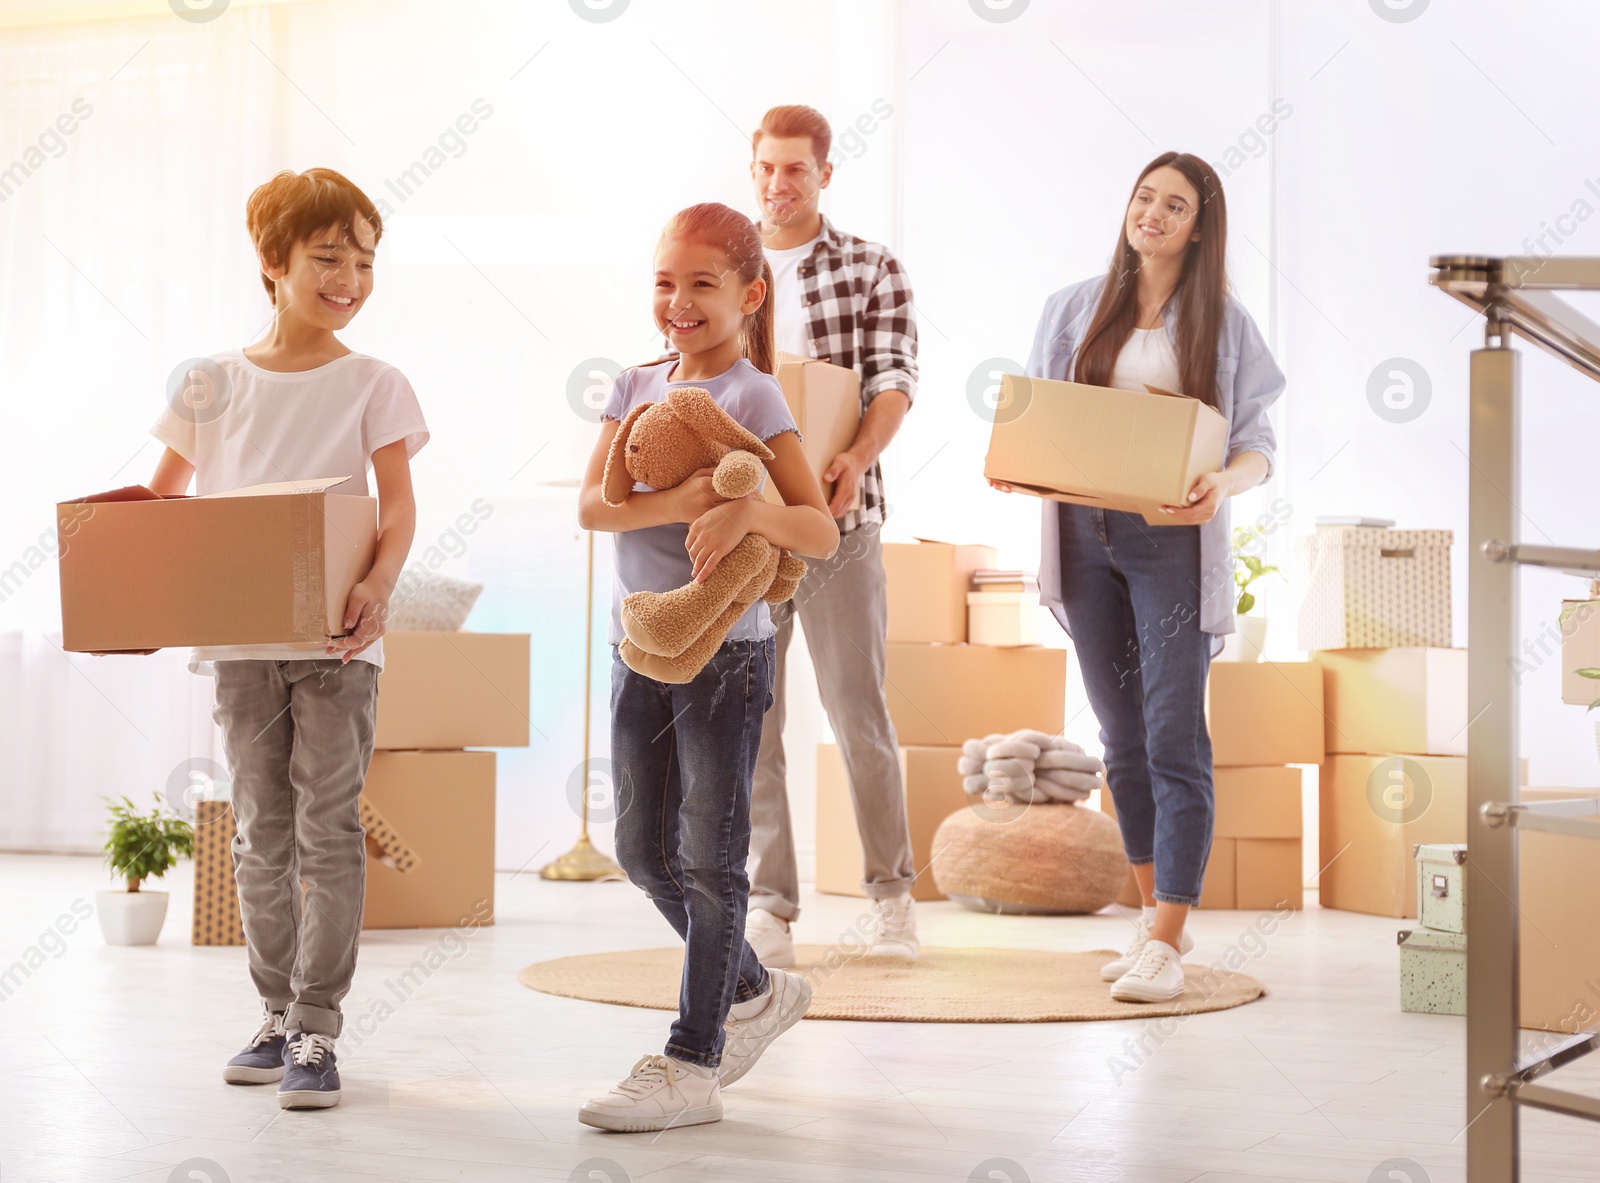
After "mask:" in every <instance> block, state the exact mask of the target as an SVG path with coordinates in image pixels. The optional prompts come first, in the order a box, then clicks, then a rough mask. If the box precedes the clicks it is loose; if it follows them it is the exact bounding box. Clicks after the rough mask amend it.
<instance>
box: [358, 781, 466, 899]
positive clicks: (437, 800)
mask: <svg viewBox="0 0 1600 1183" xmlns="http://www.w3.org/2000/svg"><path fill="white" fill-rule="evenodd" d="M494 770H495V755H494V753H493V752H374V753H373V756H372V765H371V767H370V768H368V770H367V784H366V793H365V796H366V797H367V798H368V800H370V801H371V802H372V805H373V806H374V808H376V809H378V810H379V811H380V812H381V813H382V814H383V816H384V817H385V818H387V819H388V821H389V823H390V824H391V825H392V827H393V828H394V829H395V830H396V831H398V832H399V833H401V834H405V835H407V836H408V837H409V840H410V842H411V843H412V845H413V846H414V847H415V848H416V852H417V856H418V863H417V865H416V866H415V867H414V868H413V869H412V870H410V871H409V872H401V871H400V870H399V869H398V868H395V867H390V866H387V865H386V864H385V863H384V862H381V861H375V860H373V859H370V858H369V859H368V860H367V898H366V910H365V915H364V916H363V919H362V925H361V926H362V927H363V928H452V927H455V926H458V925H461V924H463V923H464V922H467V921H469V920H470V921H473V922H474V923H478V924H492V923H494V816H495V810H494V802H495V775H494Z"/></svg>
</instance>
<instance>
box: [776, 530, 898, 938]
mask: <svg viewBox="0 0 1600 1183" xmlns="http://www.w3.org/2000/svg"><path fill="white" fill-rule="evenodd" d="M796 615H798V616H799V617H800V623H801V624H802V625H803V626H804V627H805V636H806V648H808V649H809V650H810V651H811V661H812V664H814V665H815V666H816V669H817V691H818V693H819V694H820V695H821V697H822V707H823V709H824V710H825V711H827V712H828V722H829V723H830V724H832V726H833V733H834V736H835V738H836V739H837V740H838V743H839V754H840V755H841V756H842V757H843V758H844V767H845V773H846V775H847V777H848V778H849V781H850V796H851V798H852V800H853V801H854V803H855V811H856V827H857V829H859V830H860V833H861V850H862V853H863V855H864V861H865V863H866V866H865V867H864V868H863V875H862V880H861V886H862V888H863V889H864V890H865V891H866V893H867V896H868V897H869V898H870V899H875V900H881V899H888V898H889V897H891V896H896V895H900V894H901V893H903V892H907V891H910V890H911V883H912V880H913V878H915V875H916V868H915V866H914V865H913V863H912V859H911V833H910V830H909V829H908V828H907V826H906V797H905V788H904V785H903V784H902V781H901V777H900V753H899V750H898V746H897V742H896V740H895V734H894V724H893V723H891V722H890V721H889V704H888V700H887V699H886V698H885V697H884V692H883V677H884V662H885V660H886V649H885V646H886V645H887V638H888V634H889V601H888V590H887V583H886V580H885V578H884V573H883V543H882V541H881V540H880V539H879V537H878V527H877V526H876V525H867V526H863V527H862V528H861V529H859V530H852V531H851V532H850V533H848V534H846V535H844V536H843V537H842V538H840V540H839V549H838V551H837V552H836V553H835V554H834V556H833V558H832V559H830V560H828V561H827V562H823V563H818V562H813V563H811V564H810V569H809V570H808V571H807V572H806V577H805V579H804V580H803V581H801V584H800V587H799V588H798V590H796V592H795V594H794V599H793V600H791V601H789V602H788V603H787V604H778V605H775V606H774V607H773V609H772V619H773V621H774V622H775V623H776V624H777V626H778V632H777V657H778V660H777V666H776V669H775V676H774V679H773V690H772V709H771V710H769V711H768V712H767V717H766V720H765V723H764V725H763V727H762V731H761V750H760V752H759V754H758V755H757V757H756V774H755V781H754V783H753V785H752V786H751V801H750V906H751V907H752V908H764V909H765V910H766V911H768V912H771V913H773V914H774V915H776V916H781V917H783V918H784V919H785V920H793V919H795V918H796V917H797V916H799V915H800V878H799V872H798V870H797V868H796V866H795V854H794V826H793V824H792V822H791V819H790V817H789V787H788V776H787V770H786V767H785V763H784V756H783V716H784V671H785V667H786V665H787V662H786V661H785V653H786V652H787V650H788V648H789V641H790V640H791V638H793V636H794V617H795V616H796Z"/></svg>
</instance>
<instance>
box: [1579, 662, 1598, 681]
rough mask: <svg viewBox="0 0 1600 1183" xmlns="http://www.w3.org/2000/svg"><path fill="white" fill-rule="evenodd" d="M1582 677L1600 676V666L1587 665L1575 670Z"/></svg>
mask: <svg viewBox="0 0 1600 1183" xmlns="http://www.w3.org/2000/svg"><path fill="white" fill-rule="evenodd" d="M1572 672H1573V673H1575V674H1577V675H1578V677H1580V678H1600V666H1592V665H1586V666H1584V667H1583V668H1582V669H1577V670H1573V671H1572Z"/></svg>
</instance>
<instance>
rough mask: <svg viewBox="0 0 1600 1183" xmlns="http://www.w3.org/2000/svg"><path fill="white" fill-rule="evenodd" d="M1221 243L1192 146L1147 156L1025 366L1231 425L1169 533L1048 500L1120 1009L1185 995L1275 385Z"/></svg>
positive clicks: (1054, 585) (1048, 555)
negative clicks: (1239, 601) (1119, 950)
mask: <svg viewBox="0 0 1600 1183" xmlns="http://www.w3.org/2000/svg"><path fill="white" fill-rule="evenodd" d="M1227 234H1228V214H1227V206H1226V204H1225V203H1224V201H1223V196H1222V185H1221V182H1220V181H1219V180H1218V179H1217V175H1216V173H1215V172H1213V171H1212V169H1211V166H1210V165H1208V164H1207V163H1206V162H1205V161H1203V160H1201V159H1200V158H1199V157H1197V156H1191V155H1189V154H1188V153H1177V152H1168V153H1165V154H1163V155H1161V156H1158V157H1156V158H1155V159H1154V160H1152V161H1151V162H1150V163H1149V164H1148V165H1146V166H1145V168H1144V171H1143V172H1142V173H1140V174H1139V180H1138V183H1137V184H1135V185H1134V189H1133V196H1132V198H1131V199H1130V200H1129V202H1128V208H1127V213H1126V215H1125V217H1124V219H1123V226H1122V231H1121V233H1120V234H1119V235H1118V241H1117V245H1116V248H1115V250H1114V251H1113V254H1112V261H1111V269H1110V272H1109V273H1108V274H1107V275H1105V276H1099V277H1095V278H1093V279H1088V280H1085V281H1083V282H1081V283H1076V284H1073V285H1072V286H1071V287H1067V288H1063V289H1062V290H1061V291H1059V292H1056V293H1055V294H1054V295H1053V296H1051V297H1050V298H1049V299H1048V300H1046V301H1045V306H1044V315H1043V316H1042V317H1041V318H1040V321H1039V328H1038V332H1037V333H1036V334H1035V336H1034V340H1033V351H1032V353H1031V354H1030V355H1029V358H1028V373H1029V374H1030V375H1031V376H1033V377H1037V378H1054V379H1066V380H1069V381H1077V382H1084V383H1089V384H1092V385H1095V386H1111V387H1117V388H1119V389H1122V390H1143V389H1144V388H1145V384H1146V383H1149V384H1150V385H1152V386H1159V387H1162V388H1163V389H1166V390H1175V391H1181V392H1183V393H1184V394H1186V395H1190V396H1192V397H1194V398H1198V399H1200V400H1201V401H1202V402H1205V403H1207V404H1209V405H1210V406H1212V407H1214V408H1216V410H1217V411H1219V412H1220V413H1221V414H1222V416H1223V417H1224V419H1226V420H1227V424H1228V448H1227V460H1226V465H1225V467H1224V468H1223V469H1222V471H1221V472H1213V473H1207V474H1206V475H1205V476H1202V477H1201V478H1200V479H1199V480H1198V481H1196V482H1195V485H1194V488H1193V489H1191V490H1190V491H1189V497H1188V501H1187V503H1186V504H1184V505H1169V506H1165V507H1163V511H1162V512H1163V513H1165V514H1166V515H1167V516H1168V518H1169V520H1170V523H1171V524H1170V525H1169V526H1167V527H1165V528H1161V527H1152V526H1150V525H1148V524H1147V523H1146V522H1145V520H1144V519H1143V517H1141V516H1139V515H1137V514H1129V513H1120V512H1118V511H1115V510H1104V509H1097V508H1091V507H1088V506H1081V505H1069V504H1066V503H1063V502H1049V501H1047V502H1045V505H1044V540H1043V547H1042V550H1041V552H1040V560H1039V563H1040V569H1039V587H1040V593H1041V597H1042V598H1043V600H1044V602H1045V604H1046V605H1047V606H1048V607H1049V608H1050V609H1051V611H1052V612H1054V613H1055V616H1056V619H1057V620H1059V621H1060V622H1061V625H1062V627H1063V628H1065V629H1066V630H1067V631H1068V632H1069V633H1070V634H1071V636H1072V639H1073V645H1074V647H1075V648H1076V650H1077V653H1078V662H1079V664H1080V666H1081V667H1082V669H1083V681H1084V686H1085V688H1086V689H1087V691H1088V694H1089V703H1090V705H1091V706H1092V707H1093V708H1094V713H1095V717H1096V718H1097V719H1098V720H1099V721H1100V739H1101V742H1102V743H1104V744H1105V763H1106V783H1107V787H1108V788H1109V789H1110V791H1111V794H1112V796H1113V798H1114V799H1115V801H1116V807H1117V822H1118V824H1119V825H1120V826H1121V828H1122V840H1123V844H1124V845H1125V846H1126V847H1127V851H1128V858H1129V861H1130V862H1132V863H1133V870H1134V874H1135V876H1136V877H1137V878H1138V881H1139V891H1140V894H1141V895H1142V896H1143V902H1144V909H1143V912H1142V914H1141V916H1140V919H1139V923H1138V925H1137V926H1136V929H1135V932H1134V937H1133V941H1132V943H1131V944H1130V945H1129V946H1128V951H1127V952H1126V953H1125V954H1124V955H1123V956H1121V957H1119V958H1118V959H1117V960H1115V961H1113V962H1111V964H1109V965H1107V966H1106V967H1105V968H1104V970H1103V972H1102V975H1101V976H1102V977H1103V978H1104V979H1105V980H1106V981H1108V982H1112V983H1114V984H1113V985H1112V987H1111V996H1112V997H1113V998H1115V999H1118V1000H1119V1001H1123V1002H1159V1001H1163V1000H1166V999H1170V998H1176V997H1177V996H1178V995H1180V994H1182V993H1183V990H1184V979H1183V967H1182V965H1181V964H1180V957H1181V955H1182V953H1187V952H1188V951H1189V950H1190V949H1191V948H1193V947H1194V942H1193V941H1192V940H1190V938H1189V937H1188V936H1187V935H1185V933H1184V931H1183V930H1184V923H1185V921H1186V920H1187V918H1188V914H1189V909H1190V908H1191V907H1193V906H1194V905H1195V904H1197V903H1199V901H1200V881H1201V877H1202V876H1203V874H1204V872H1205V866H1206V858H1207V856H1208V855H1209V853H1210V850H1211V826H1212V817H1213V814H1214V807H1213V799H1212V784H1211V739H1210V736H1209V735H1207V733H1206V723H1205V713H1204V701H1205V686H1206V674H1207V671H1208V669H1209V667H1210V661H1211V656H1212V654H1213V653H1214V652H1216V651H1218V650H1220V648H1221V644H1222V642H1221V635H1222V634H1224V633H1230V632H1232V631H1233V602H1232V596H1231V594H1230V593H1231V592H1232V589H1233V584H1232V580H1231V579H1230V578H1229V577H1228V571H1229V552H1228V538H1229V535H1228V509H1227V504H1226V499H1227V498H1229V497H1231V496H1233V495H1234V494H1235V493H1239V492H1242V491H1243V490H1245V489H1249V488H1251V487H1252V486H1255V485H1258V484H1260V483H1261V482H1262V481H1264V480H1265V479H1266V478H1267V477H1268V476H1269V475H1270V474H1271V471H1272V453H1273V447H1274V442H1275V441H1274V438H1273V434H1272V427H1271V425H1270V424H1268V422H1267V408H1268V407H1269V406H1271V405H1272V403H1273V402H1275V401H1276V400H1277V398H1278V397H1279V396H1280V395H1281V394H1282V393H1283V388H1284V378H1283V374H1282V373H1281V372H1280V371H1279V370H1278V367H1277V365H1276V364H1275V363H1274V362H1273V360H1272V355H1271V354H1270V353H1269V352H1268V351H1267V347H1266V344H1265V342H1263V341H1262V339H1261V334H1260V333H1259V332H1258V331H1257V329H1256V326H1255V322H1253V321H1252V320H1251V319H1250V314H1249V313H1247V312H1246V311H1245V310H1244V306H1243V305H1242V304H1240V303H1239V301H1238V300H1236V299H1234V298H1233V297H1231V296H1230V295H1229V294H1228V287H1227V275H1226V270H1225V260H1226V256H1227ZM991 483H993V484H994V485H995V487H996V488H999V489H1001V490H1002V491H1003V492H1011V491H1012V490H1011V488H1010V487H1009V486H1007V485H1004V484H1001V483H999V482H991ZM1180 951H1181V952H1180Z"/></svg>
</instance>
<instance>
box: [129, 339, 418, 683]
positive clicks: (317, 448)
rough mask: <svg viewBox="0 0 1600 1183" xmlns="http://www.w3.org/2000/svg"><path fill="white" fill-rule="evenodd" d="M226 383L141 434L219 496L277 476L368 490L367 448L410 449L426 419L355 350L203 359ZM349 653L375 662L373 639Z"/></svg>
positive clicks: (228, 649)
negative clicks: (319, 355)
mask: <svg viewBox="0 0 1600 1183" xmlns="http://www.w3.org/2000/svg"><path fill="white" fill-rule="evenodd" d="M209 360H210V361H211V362H212V363H214V364H215V366H216V367H217V369H218V370H219V371H220V374H221V377H222V378H223V379H224V380H225V386H224V387H223V389H222V390H221V391H219V392H218V394H217V395H216V397H215V398H214V399H213V400H212V405H211V406H210V407H208V408H204V409H201V410H200V411H192V410H186V411H185V412H184V413H181V414H180V413H179V410H178V408H177V407H175V406H173V405H172V404H171V403H169V404H168V405H167V407H166V408H165V409H164V410H163V411H162V414H161V417H160V418H159V419H157V420H156V423H155V426H154V427H152V428H151V429H150V434H151V435H153V436H155V438H156V439H157V440H159V441H160V442H161V443H163V444H165V445H166V446H167V447H169V448H171V449H172V450H173V451H174V452H176V453H178V455H180V456H182V457H183V458H184V459H185V460H187V461H188V462H189V463H190V464H192V465H194V477H195V492H196V493H197V494H202V495H203V494H206V493H226V492H228V491H229V490H232V489H243V488H246V487H248V486H250V485H263V484H268V483H271V482H277V481H298V480H311V479H313V478H315V477H328V476H342V475H344V474H347V473H348V474H349V477H350V479H349V480H347V481H344V482H343V483H341V484H338V485H335V486H333V487H332V488H331V489H330V490H329V492H330V493H337V494H348V495H353V496H360V497H365V496H368V495H369V489H368V486H367V469H368V468H369V467H371V464H372V454H373V453H374V452H376V451H377V450H378V449H379V448H382V447H384V446H385V445H387V444H392V443H394V442H395V441H397V440H405V441H406V455H407V456H415V455H416V454H417V452H418V451H420V450H421V448H422V445H423V444H425V443H427V442H428V425H427V423H426V422H424V421H423V418H422V408H421V406H419V405H418V403H417V396H416V393H415V392H414V391H413V390H412V389H411V383H409V382H407V381H406V378H405V375H404V374H402V373H401V372H400V371H399V370H397V369H395V368H394V367H393V366H391V365H389V364H388V363H387V362H381V361H379V360H378V359H377V358H374V357H368V356H366V355H365V354H362V353H348V354H346V355H345V356H344V357H341V358H337V359H335V360H334V361H331V362H328V363H327V364H326V365H321V366H318V367H317V368H316V369H313V370H301V371H299V372H298V373H291V374H285V373H279V372H278V371H276V370H264V369H262V368H261V367H260V366H258V365H256V364H255V363H254V362H252V361H251V360H250V359H249V358H247V357H245V355H244V351H243V350H240V349H233V350H229V351H228V352H226V353H218V354H215V355H214V356H212V357H211V358H210V359H209ZM324 649H325V646H323V645H228V646H208V647H205V648H200V649H195V650H193V651H192V652H191V653H190V656H189V668H190V669H191V670H193V671H194V672H196V673H202V674H209V673H212V672H213V670H212V668H211V666H210V664H209V663H210V662H213V661H236V660H241V659H244V660H261V661H314V660H317V659H325V658H327V656H328V654H327V653H326V652H324ZM354 660H358V661H369V662H371V663H372V664H373V665H376V666H377V667H378V668H379V669H382V668H383V641H382V640H381V639H380V640H379V641H377V642H376V643H375V644H373V645H372V646H371V647H370V648H368V649H367V650H366V651H364V652H362V653H359V654H357V655H356V658H355V659H354Z"/></svg>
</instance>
